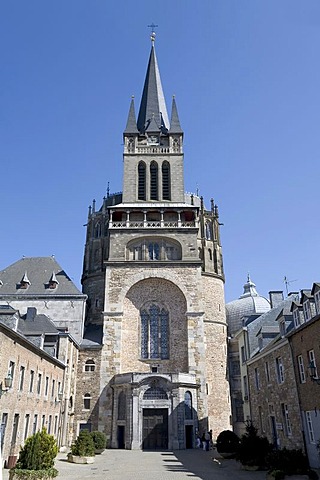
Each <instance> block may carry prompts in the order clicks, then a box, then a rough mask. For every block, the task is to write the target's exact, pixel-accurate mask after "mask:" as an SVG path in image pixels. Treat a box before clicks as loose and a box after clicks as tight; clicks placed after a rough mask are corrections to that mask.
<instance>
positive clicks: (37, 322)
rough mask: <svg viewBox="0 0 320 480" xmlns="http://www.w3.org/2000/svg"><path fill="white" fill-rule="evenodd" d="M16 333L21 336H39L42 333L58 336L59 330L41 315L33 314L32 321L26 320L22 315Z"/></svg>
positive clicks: (25, 316)
mask: <svg viewBox="0 0 320 480" xmlns="http://www.w3.org/2000/svg"><path fill="white" fill-rule="evenodd" d="M18 331H19V332H20V333H22V334H23V335H31V334H36V335H40V334H42V333H44V334H55V335H58V333H59V330H58V329H57V328H56V327H55V325H54V323H53V322H52V321H51V320H50V318H48V317H47V316H46V315H43V314H39V315H37V314H35V316H34V318H33V319H32V320H31V319H30V320H27V315H23V316H22V317H21V318H20V319H19V323H18Z"/></svg>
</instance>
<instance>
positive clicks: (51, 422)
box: [0, 327, 64, 461]
mask: <svg viewBox="0 0 320 480" xmlns="http://www.w3.org/2000/svg"><path fill="white" fill-rule="evenodd" d="M0 345H1V350H0V379H1V381H2V382H3V379H4V378H5V377H6V376H7V373H8V368H9V363H10V362H13V363H14V375H13V384H12V388H11V389H10V390H9V391H8V392H7V393H4V394H3V395H2V396H1V398H0V415H1V422H2V423H3V420H4V418H6V419H7V422H6V428H5V432H3V434H4V438H3V441H4V446H3V452H2V453H3V459H4V460H6V461H7V460H8V457H9V456H17V455H18V453H19V449H20V446H21V445H23V444H24V441H25V438H27V436H29V435H31V434H32V433H34V432H35V431H37V430H39V429H41V428H42V425H43V426H45V427H46V428H47V429H48V430H50V432H49V433H51V434H53V435H54V436H55V437H56V438H58V436H59V431H60V422H59V416H60V408H61V403H60V402H59V401H58V391H59V388H61V386H62V385H63V377H64V366H63V365H61V364H60V363H59V362H57V361H55V360H54V359H52V360H51V359H50V358H49V357H48V356H46V355H42V353H41V352H40V351H39V350H37V349H36V348H33V347H30V344H29V343H26V342H24V341H23V340H20V339H19V338H18V337H17V336H15V335H14V332H13V333H12V335H8V334H6V333H5V332H4V331H3V330H2V329H1V327H0ZM21 367H24V369H25V370H24V380H23V384H22V383H21V373H20V372H21ZM31 371H33V372H34V380H33V388H32V391H30V390H31V388H30V379H31ZM39 374H41V386H40V391H39V393H38V378H39V377H38V375H39ZM46 385H47V388H46ZM2 387H3V388H4V384H2ZM15 415H18V416H19V417H16V418H18V419H19V420H18V422H17V432H16V439H15V440H13V430H14V428H13V426H14V425H13V424H14V417H15ZM27 419H29V421H28V420H27ZM35 420H36V424H35ZM27 422H28V423H27Z"/></svg>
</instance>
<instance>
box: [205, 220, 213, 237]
mask: <svg viewBox="0 0 320 480" xmlns="http://www.w3.org/2000/svg"><path fill="white" fill-rule="evenodd" d="M211 230H212V224H211V222H206V239H207V240H212V234H211Z"/></svg>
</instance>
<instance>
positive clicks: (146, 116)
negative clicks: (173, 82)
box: [137, 44, 170, 133]
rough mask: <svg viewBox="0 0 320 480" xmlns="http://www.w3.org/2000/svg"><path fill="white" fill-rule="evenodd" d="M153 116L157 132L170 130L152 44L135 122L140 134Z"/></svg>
mask: <svg viewBox="0 0 320 480" xmlns="http://www.w3.org/2000/svg"><path fill="white" fill-rule="evenodd" d="M153 116H154V120H155V123H156V125H157V127H158V130H160V129H161V130H162V132H163V133H165V132H166V131H167V130H168V129H169V128H170V123H169V117H168V113H167V107H166V102H165V98H164V94H163V89H162V84H161V79H160V72H159V67H158V62H157V57H156V53H155V48H154V45H153V44H152V47H151V52H150V57H149V62H148V68H147V73H146V78H145V82H144V87H143V92H142V97H141V103H140V109H139V115H138V121H137V126H138V130H139V131H140V132H144V131H145V130H146V128H147V127H148V124H149V123H150V122H151V120H152V118H153Z"/></svg>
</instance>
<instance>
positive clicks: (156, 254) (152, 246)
mask: <svg viewBox="0 0 320 480" xmlns="http://www.w3.org/2000/svg"><path fill="white" fill-rule="evenodd" d="M148 253H149V260H159V259H160V248H159V244H158V243H149V245H148Z"/></svg>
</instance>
